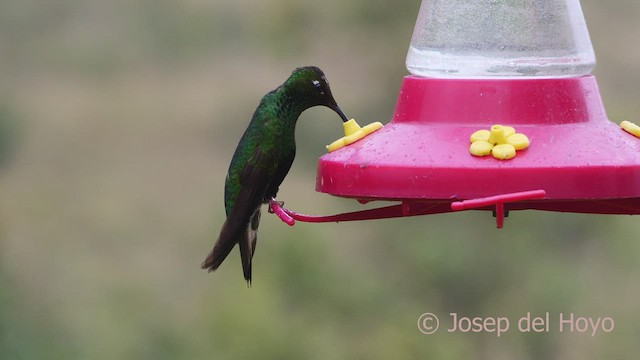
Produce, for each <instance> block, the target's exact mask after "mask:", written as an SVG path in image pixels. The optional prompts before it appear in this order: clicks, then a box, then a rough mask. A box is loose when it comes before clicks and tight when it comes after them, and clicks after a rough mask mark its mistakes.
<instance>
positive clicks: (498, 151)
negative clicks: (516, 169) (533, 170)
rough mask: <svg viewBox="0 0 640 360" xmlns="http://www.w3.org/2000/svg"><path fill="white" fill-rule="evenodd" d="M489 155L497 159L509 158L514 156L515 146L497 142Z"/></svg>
mask: <svg viewBox="0 0 640 360" xmlns="http://www.w3.org/2000/svg"><path fill="white" fill-rule="evenodd" d="M491 155H493V157H494V158H496V159H498V160H509V159H513V158H514V157H515V156H516V148H514V147H513V145H510V144H499V145H496V146H494V147H493V149H492V150H491Z"/></svg>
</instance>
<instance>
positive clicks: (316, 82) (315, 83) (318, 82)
mask: <svg viewBox="0 0 640 360" xmlns="http://www.w3.org/2000/svg"><path fill="white" fill-rule="evenodd" d="M312 83H313V86H315V87H316V89H320V87H321V86H322V85H320V81H318V80H313V81H312Z"/></svg>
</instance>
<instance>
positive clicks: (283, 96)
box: [202, 66, 348, 285]
mask: <svg viewBox="0 0 640 360" xmlns="http://www.w3.org/2000/svg"><path fill="white" fill-rule="evenodd" d="M318 105H322V106H326V107H328V108H330V109H332V110H334V111H335V112H336V113H338V115H339V116H340V118H342V121H344V122H346V121H348V119H347V117H346V115H345V114H344V112H342V110H341V109H340V107H338V104H337V103H336V101H335V100H334V98H333V95H332V94H331V89H330V88H329V83H328V82H327V78H326V77H325V75H324V73H323V72H322V70H320V69H319V68H317V67H315V66H307V67H301V68H297V69H295V70H294V71H293V73H292V74H291V76H289V78H288V79H287V80H286V81H285V82H284V83H283V84H282V85H280V86H278V87H277V88H276V89H275V90H272V91H271V92H269V93H267V94H266V95H265V96H264V97H263V98H262V100H261V101H260V104H259V105H258V108H257V109H256V110H255V112H254V113H253V117H252V118H251V122H250V123H249V126H248V127H247V129H246V130H245V132H244V135H242V138H241V139H240V143H238V147H237V148H236V150H235V152H234V154H233V158H232V159H231V164H230V165H229V171H228V173H227V178H226V181H225V187H224V206H225V210H226V214H227V219H226V221H225V222H224V225H222V229H221V230H220V236H219V237H218V241H217V242H216V244H215V246H214V247H213V250H211V252H210V253H209V255H208V256H207V258H206V259H205V261H204V262H203V263H202V268H203V269H207V270H209V272H211V271H215V270H216V269H217V268H218V267H219V266H220V264H221V263H222V262H223V261H224V259H225V258H226V257H227V255H229V253H230V252H231V249H233V247H234V246H235V244H238V245H239V248H240V257H241V260H242V270H243V272H244V278H245V280H247V283H248V284H249V285H250V284H251V259H252V258H253V254H254V252H255V249H256V242H257V232H258V225H259V223H260V208H261V206H262V204H266V203H268V202H269V201H271V200H272V199H275V196H276V194H277V192H278V188H279V186H280V184H281V183H282V181H283V180H284V178H285V176H286V175H287V173H288V172H289V169H290V168H291V165H292V164H293V159H294V157H295V155H296V142H295V136H294V133H295V127H296V122H297V121H298V117H299V116H300V114H301V113H302V112H303V111H304V110H306V109H308V108H310V107H313V106H318Z"/></svg>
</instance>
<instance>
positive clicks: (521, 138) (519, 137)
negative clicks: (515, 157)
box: [507, 134, 529, 150]
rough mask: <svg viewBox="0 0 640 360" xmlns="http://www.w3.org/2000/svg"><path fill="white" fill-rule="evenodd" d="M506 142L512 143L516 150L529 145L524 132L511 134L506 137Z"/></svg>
mask: <svg viewBox="0 0 640 360" xmlns="http://www.w3.org/2000/svg"><path fill="white" fill-rule="evenodd" d="M507 144H510V145H513V147H514V148H515V149H516V150H524V149H526V148H528V147H529V138H528V137H527V135H525V134H513V135H511V136H509V137H508V138H507Z"/></svg>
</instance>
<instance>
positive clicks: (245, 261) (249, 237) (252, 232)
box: [238, 207, 260, 286]
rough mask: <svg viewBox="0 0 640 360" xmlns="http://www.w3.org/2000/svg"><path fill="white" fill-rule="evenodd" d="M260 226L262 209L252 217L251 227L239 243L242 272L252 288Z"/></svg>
mask: <svg viewBox="0 0 640 360" xmlns="http://www.w3.org/2000/svg"><path fill="white" fill-rule="evenodd" d="M259 225H260V207H258V208H257V209H256V210H255V211H254V212H253V214H252V215H251V220H250V221H249V226H247V231H246V232H245V234H244V236H243V237H242V239H240V242H239V243H238V244H239V245H240V258H241V260H242V272H243V273H244V279H245V280H247V284H248V285H249V286H251V260H252V259H253V254H254V253H255V250H256V244H257V242H258V226H259Z"/></svg>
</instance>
